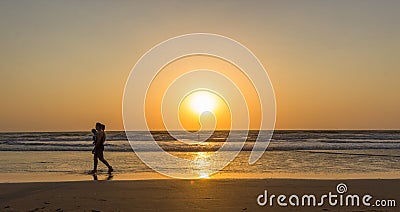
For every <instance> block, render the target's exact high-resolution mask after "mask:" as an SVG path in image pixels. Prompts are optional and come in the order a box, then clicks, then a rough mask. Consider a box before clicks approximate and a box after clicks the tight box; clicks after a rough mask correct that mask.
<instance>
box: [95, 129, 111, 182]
mask: <svg viewBox="0 0 400 212" xmlns="http://www.w3.org/2000/svg"><path fill="white" fill-rule="evenodd" d="M104 130H105V125H104V124H101V123H96V131H97V132H96V134H95V136H94V137H95V138H96V141H95V147H94V149H93V155H94V157H93V159H94V164H93V170H92V171H91V172H90V173H91V174H95V173H96V172H97V163H98V160H100V161H101V162H103V163H104V165H106V166H107V167H108V173H111V172H112V171H114V169H113V168H112V166H110V164H108V162H107V161H106V160H105V159H104V155H103V151H104V141H105V140H106V133H105V132H104Z"/></svg>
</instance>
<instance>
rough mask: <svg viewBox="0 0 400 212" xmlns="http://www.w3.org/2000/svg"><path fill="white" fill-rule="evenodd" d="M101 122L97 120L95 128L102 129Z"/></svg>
mask: <svg viewBox="0 0 400 212" xmlns="http://www.w3.org/2000/svg"><path fill="white" fill-rule="evenodd" d="M102 125H103V124H102V123H100V122H97V123H96V130H101V129H102Z"/></svg>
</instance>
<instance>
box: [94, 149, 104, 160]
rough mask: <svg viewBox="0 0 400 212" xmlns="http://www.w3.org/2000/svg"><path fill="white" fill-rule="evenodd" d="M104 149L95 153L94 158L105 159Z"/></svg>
mask: <svg viewBox="0 0 400 212" xmlns="http://www.w3.org/2000/svg"><path fill="white" fill-rule="evenodd" d="M103 152H104V147H100V148H98V149H96V150H95V151H94V157H97V158H103Z"/></svg>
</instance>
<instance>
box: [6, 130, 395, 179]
mask: <svg viewBox="0 0 400 212" xmlns="http://www.w3.org/2000/svg"><path fill="white" fill-rule="evenodd" d="M132 133H133V136H132V138H133V139H134V141H132V142H137V144H139V147H140V148H139V149H138V151H141V152H144V153H145V154H148V155H150V156H152V157H154V158H158V157H159V153H158V152H157V151H156V150H155V149H152V148H151V147H150V145H149V141H151V139H152V136H153V137H154V138H155V139H156V140H157V143H158V144H159V145H160V146H161V147H162V148H163V149H164V150H166V151H168V152H170V153H171V154H173V155H175V156H177V157H180V158H187V159H194V158H207V156H208V155H210V154H212V153H213V152H214V151H216V150H218V149H219V148H220V147H221V146H222V145H223V144H224V142H225V140H226V137H227V136H228V135H229V133H230V134H231V137H232V138H233V139H232V140H231V141H229V142H233V143H234V144H235V142H236V139H237V140H240V139H246V143H245V145H244V146H243V148H241V153H240V154H239V155H238V156H237V157H236V158H235V160H233V161H232V162H231V163H230V164H229V165H228V166H226V167H225V168H224V169H222V170H221V171H219V172H217V173H216V174H214V175H210V176H209V175H208V174H207V173H208V172H207V170H204V169H203V168H204V167H202V166H201V164H200V165H199V164H194V165H193V167H179V166H177V165H176V164H165V168H166V169H174V171H176V172H177V173H184V172H188V173H189V172H190V173H192V172H195V173H198V176H199V177H206V178H208V177H211V178H270V177H278V178H400V131H298V130H293V131H275V132H274V134H273V137H272V139H271V142H270V144H269V146H268V148H267V151H266V152H265V153H264V154H263V156H262V157H261V158H260V160H258V161H257V162H256V163H255V164H253V165H250V164H248V159H249V156H250V151H252V150H253V146H254V142H255V139H256V137H257V135H258V132H257V131H251V132H249V134H247V133H246V132H245V131H232V132H227V131H216V132H214V134H213V135H212V136H211V137H210V138H208V139H207V140H206V141H204V142H201V143H197V144H186V143H183V142H180V141H177V140H175V139H174V138H173V137H171V136H170V135H169V134H168V133H167V132H162V131H160V132H152V136H149V135H148V134H147V133H145V132H132ZM178 134H179V132H178ZM204 136H205V135H202V134H198V135H197V136H196V137H197V139H199V140H202V139H205V138H204ZM91 139H92V137H91V133H90V132H47V133H45V132H34V133H32V132H23V133H22V132H18V133H0V167H1V169H0V182H13V181H54V180H55V181H57V179H70V180H74V179H78V180H84V179H91V176H88V175H87V174H86V172H87V171H89V170H90V169H91V168H92V157H93V156H92V154H91V150H92V148H93V144H92V140H91ZM187 139H188V140H190V139H193V138H187ZM260 142H266V140H262V139H261V141H260ZM237 145H238V146H239V147H240V145H241V143H240V142H237ZM233 147H235V145H233ZM229 151H230V149H228V150H227V152H226V154H229ZM253 151H259V150H258V149H254V150H253ZM105 158H106V159H107V160H108V161H109V162H110V163H111V164H112V165H113V167H114V169H115V170H116V172H115V173H114V179H139V178H140V179H146V178H159V177H161V178H162V177H163V176H161V175H159V174H157V173H156V172H155V171H153V170H152V169H150V168H148V167H147V166H146V165H145V164H144V163H143V162H142V161H141V160H140V159H139V158H138V157H137V156H136V154H135V153H134V152H133V150H132V148H131V146H130V144H129V142H128V140H127V139H126V136H125V133H124V132H107V141H106V146H105ZM214 162H215V161H214ZM216 162H218V161H216ZM99 169H100V174H101V173H105V172H106V168H105V167H104V165H102V164H100V165H99Z"/></svg>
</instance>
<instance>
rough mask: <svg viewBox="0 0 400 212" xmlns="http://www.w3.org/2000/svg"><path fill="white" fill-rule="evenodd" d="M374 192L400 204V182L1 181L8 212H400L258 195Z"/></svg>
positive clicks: (1, 194)
mask: <svg viewBox="0 0 400 212" xmlns="http://www.w3.org/2000/svg"><path fill="white" fill-rule="evenodd" d="M339 183H345V184H346V185H347V187H348V191H347V193H345V194H359V195H360V196H362V195H364V194H371V195H372V196H373V197H374V199H395V200H396V204H399V203H400V180H398V179H396V180H388V179H386V180H379V179H374V180H364V179H359V180H294V179H201V180H172V179H168V180H135V181H80V182H47V183H44V182H41V183H3V184H0V202H1V204H0V207H1V208H0V210H2V211H400V207H399V206H397V207H386V208H383V207H380V208H377V207H369V208H368V207H331V206H329V203H325V205H324V206H322V207H307V206H306V207H286V208H283V207H279V206H277V203H276V202H275V203H274V207H270V206H266V207H261V206H259V205H258V204H257V197H258V195H260V194H262V193H264V190H268V193H269V194H276V195H279V194H287V195H288V196H289V195H290V194H297V195H299V196H300V195H303V194H315V195H316V196H318V195H322V194H327V193H328V192H333V193H336V186H337V185H338V184H339Z"/></svg>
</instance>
